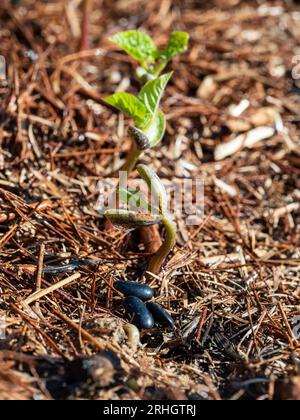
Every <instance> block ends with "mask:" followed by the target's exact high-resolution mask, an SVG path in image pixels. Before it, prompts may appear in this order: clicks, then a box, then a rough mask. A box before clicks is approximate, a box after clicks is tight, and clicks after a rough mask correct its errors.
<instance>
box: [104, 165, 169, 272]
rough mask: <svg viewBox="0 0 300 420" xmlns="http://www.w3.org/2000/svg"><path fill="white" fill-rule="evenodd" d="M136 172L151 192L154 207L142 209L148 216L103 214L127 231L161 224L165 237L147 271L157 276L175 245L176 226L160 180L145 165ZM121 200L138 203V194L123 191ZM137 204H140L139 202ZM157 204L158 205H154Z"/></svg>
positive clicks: (140, 166)
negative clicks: (127, 229) (155, 211)
mask: <svg viewBox="0 0 300 420" xmlns="http://www.w3.org/2000/svg"><path fill="white" fill-rule="evenodd" d="M137 170H138V172H139V174H140V175H141V177H142V178H143V180H144V181H145V182H146V183H147V185H148V188H149V190H151V195H152V200H151V201H152V203H153V204H154V205H155V206H152V203H151V204H150V205H149V204H148V205H147V204H146V205H145V203H144V204H143V207H144V209H145V208H146V207H147V208H148V210H149V211H150V214H148V213H147V214H146V213H138V212H136V211H129V210H118V209H117V210H107V211H106V212H105V213H104V216H105V217H106V218H107V219H108V220H109V221H110V222H111V223H112V224H113V225H115V226H121V227H125V228H129V229H135V228H139V227H144V226H151V225H155V224H158V223H162V225H163V226H164V228H165V230H166V237H165V240H164V242H163V244H162V246H161V247H160V248H159V250H158V251H157V253H156V254H155V255H154V256H153V257H152V259H151V261H150V264H149V267H148V271H149V272H151V273H153V274H158V273H159V272H160V270H161V267H162V265H163V263H164V261H165V259H166V258H167V256H168V255H169V253H170V252H171V250H172V249H173V248H174V246H175V244H176V233H177V229H176V224H175V223H174V222H173V220H172V219H171V216H170V215H169V213H168V197H167V193H166V189H165V187H164V186H163V184H162V182H161V180H160V179H159V177H158V176H157V175H156V173H155V172H154V171H153V170H152V169H151V168H148V167H147V166H146V165H138V167H137ZM136 195H137V197H136ZM120 197H121V199H124V201H125V202H126V203H127V204H128V200H129V202H131V204H134V203H138V202H139V200H140V199H139V196H138V194H137V193H136V194H135V193H134V192H131V191H127V193H125V191H124V190H121V194H120ZM139 204H141V203H140V202H139ZM156 204H158V205H156ZM154 208H155V209H156V208H158V210H157V212H158V214H155V213H154V210H153V209H154Z"/></svg>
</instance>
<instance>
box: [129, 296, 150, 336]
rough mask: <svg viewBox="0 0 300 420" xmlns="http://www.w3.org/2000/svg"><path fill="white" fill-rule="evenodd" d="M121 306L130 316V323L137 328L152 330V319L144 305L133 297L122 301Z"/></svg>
mask: <svg viewBox="0 0 300 420" xmlns="http://www.w3.org/2000/svg"><path fill="white" fill-rule="evenodd" d="M123 306H124V308H125V310H126V312H127V313H128V314H129V315H130V317H131V318H132V319H131V322H132V323H133V324H134V325H136V326H137V327H138V328H152V327H153V326H154V319H153V316H152V315H151V312H150V311H149V310H148V308H147V306H146V304H145V303H144V302H142V301H141V299H139V298H137V297H135V296H127V297H126V298H125V299H124V302H123Z"/></svg>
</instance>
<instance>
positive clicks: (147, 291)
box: [114, 280, 154, 300]
mask: <svg viewBox="0 0 300 420" xmlns="http://www.w3.org/2000/svg"><path fill="white" fill-rule="evenodd" d="M114 287H115V288H116V289H117V290H118V291H119V292H121V293H123V295H125V296H135V297H138V298H139V299H141V300H150V299H152V298H153V296H154V290H153V289H151V287H149V286H147V285H146V284H141V283H136V282H134V281H123V280H118V281H116V282H115V284H114Z"/></svg>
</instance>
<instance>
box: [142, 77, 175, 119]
mask: <svg viewBox="0 0 300 420" xmlns="http://www.w3.org/2000/svg"><path fill="white" fill-rule="evenodd" d="M172 74H173V73H172V72H171V73H166V74H163V75H162V76H160V77H158V78H157V79H154V80H150V81H149V82H147V83H146V84H145V86H144V87H143V88H142V89H141V91H140V93H139V95H138V99H139V100H140V101H141V102H143V104H144V105H145V106H146V108H147V109H148V111H149V112H150V113H151V114H152V115H155V114H156V111H157V109H158V106H159V102H160V100H161V97H162V95H163V93H164V90H165V88H166V86H167V84H168V81H169V80H170V78H171V76H172Z"/></svg>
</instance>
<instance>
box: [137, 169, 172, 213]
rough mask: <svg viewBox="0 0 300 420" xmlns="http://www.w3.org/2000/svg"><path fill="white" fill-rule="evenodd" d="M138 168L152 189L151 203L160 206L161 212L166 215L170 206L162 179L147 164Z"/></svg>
mask: <svg viewBox="0 0 300 420" xmlns="http://www.w3.org/2000/svg"><path fill="white" fill-rule="evenodd" d="M137 170H138V173H139V174H140V175H141V177H142V178H143V180H144V181H145V182H146V183H147V185H148V188H149V190H150V191H151V205H155V207H158V208H159V212H160V214H161V215H165V214H166V212H167V208H168V196H167V192H166V189H165V187H164V186H163V184H162V182H161V180H160V179H159V177H158V176H157V175H156V173H155V172H154V171H153V169H151V168H150V167H148V166H146V165H138V167H137Z"/></svg>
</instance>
